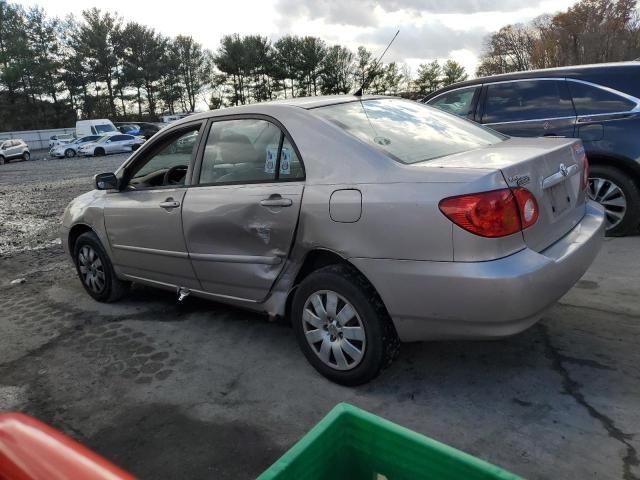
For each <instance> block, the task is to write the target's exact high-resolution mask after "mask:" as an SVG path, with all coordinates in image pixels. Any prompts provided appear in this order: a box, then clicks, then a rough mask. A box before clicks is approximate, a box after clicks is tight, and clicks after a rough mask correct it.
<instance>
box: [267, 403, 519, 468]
mask: <svg viewBox="0 0 640 480" xmlns="http://www.w3.org/2000/svg"><path fill="white" fill-rule="evenodd" d="M275 479H277V480H289V479H291V480H302V479H304V480H334V479H335V480H365V479H366V480H427V479H429V480H481V479H482V480H485V479H502V480H506V479H508V480H516V479H521V477H518V476H517V475H514V474H512V473H509V472H507V471H505V470H502V469H501V468H498V467H496V466H495V465H491V464H490V463H487V462H485V461H483V460H480V459H478V458H475V457H472V456H471V455H468V454H466V453H463V452H461V451H460V450H456V449H455V448H451V447H448V446H447V445H444V444H442V443H440V442H436V441H435V440H431V439H430V438H427V437H425V436H423V435H420V434H419V433H416V432H413V431H411V430H409V429H407V428H404V427H401V426H399V425H396V424H395V423H392V422H389V421H388V420H384V419H383V418H380V417H378V416H376V415H373V414H371V413H368V412H365V411H364V410H360V409H359V408H356V407H354V406H352V405H349V404H346V403H340V404H338V405H336V406H335V407H334V408H333V410H331V411H330V412H329V413H328V414H327V416H326V417H324V418H323V419H322V420H321V421H320V422H319V423H318V424H317V425H316V426H315V427H313V428H312V429H311V430H310V431H309V432H308V433H307V434H306V435H305V436H304V437H302V438H301V439H300V441H298V443H296V444H295V445H294V446H293V447H291V449H289V451H287V452H286V453H285V454H284V455H283V456H282V457H281V458H280V459H279V460H278V461H277V462H276V463H274V464H273V465H272V466H271V467H270V468H269V469H268V470H267V471H265V472H264V473H263V474H262V475H260V476H259V477H258V480H275Z"/></svg>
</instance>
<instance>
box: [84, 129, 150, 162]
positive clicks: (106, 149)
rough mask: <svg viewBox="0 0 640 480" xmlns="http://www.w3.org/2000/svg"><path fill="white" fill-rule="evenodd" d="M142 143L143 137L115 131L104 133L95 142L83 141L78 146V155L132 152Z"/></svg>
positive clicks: (99, 155)
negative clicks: (113, 132) (111, 133)
mask: <svg viewBox="0 0 640 480" xmlns="http://www.w3.org/2000/svg"><path fill="white" fill-rule="evenodd" d="M143 143H144V139H142V138H139V137H134V136H133V135H125V134H120V133H116V134H114V135H104V136H102V137H100V139H99V140H98V141H96V142H89V143H84V144H82V145H80V146H79V147H78V155H88V156H96V157H101V156H103V155H109V154H110V153H123V152H132V151H134V150H137V149H138V147H140V145H142V144H143Z"/></svg>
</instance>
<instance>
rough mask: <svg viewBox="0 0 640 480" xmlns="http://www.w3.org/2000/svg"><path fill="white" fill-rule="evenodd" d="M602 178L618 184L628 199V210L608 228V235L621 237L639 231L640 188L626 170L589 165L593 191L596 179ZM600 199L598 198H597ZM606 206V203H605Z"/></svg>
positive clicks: (590, 186) (590, 188)
mask: <svg viewBox="0 0 640 480" xmlns="http://www.w3.org/2000/svg"><path fill="white" fill-rule="evenodd" d="M597 178H601V179H603V180H606V181H609V182H612V183H614V184H615V185H617V186H618V187H619V188H620V190H622V194H623V195H624V198H625V200H626V211H625V213H624V216H623V218H622V220H621V221H620V223H618V224H617V225H614V226H613V227H611V228H607V236H608V237H621V236H624V235H629V234H633V233H638V227H639V225H640V188H638V185H637V184H636V183H635V182H634V180H633V179H632V178H631V177H630V176H629V175H627V174H626V173H625V172H623V171H621V170H619V169H618V168H616V167H612V166H609V165H599V164H598V165H591V166H589V191H590V192H592V186H593V183H592V182H593V181H594V179H597ZM595 200H596V201H598V198H595ZM603 206H605V205H603Z"/></svg>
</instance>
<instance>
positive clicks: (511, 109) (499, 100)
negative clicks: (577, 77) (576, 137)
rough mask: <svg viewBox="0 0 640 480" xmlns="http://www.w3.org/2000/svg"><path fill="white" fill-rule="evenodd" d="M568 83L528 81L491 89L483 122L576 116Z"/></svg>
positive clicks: (489, 88) (501, 85)
mask: <svg viewBox="0 0 640 480" xmlns="http://www.w3.org/2000/svg"><path fill="white" fill-rule="evenodd" d="M565 89H566V85H565V81H564V80H527V81H518V82H505V83H496V84H492V85H488V86H487V100H486V103H485V107H484V114H483V115H482V123H499V122H518V121H523V120H542V119H550V118H559V117H571V116H574V115H575V112H574V110H573V105H572V104H571V99H570V98H569V97H568V94H567V93H566V92H565Z"/></svg>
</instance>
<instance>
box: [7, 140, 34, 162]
mask: <svg viewBox="0 0 640 480" xmlns="http://www.w3.org/2000/svg"><path fill="white" fill-rule="evenodd" d="M18 158H21V159H23V160H29V159H30V158H31V153H30V152H29V145H27V143H26V142H25V141H24V140H21V139H19V138H16V139H13V140H5V141H0V165H4V163H5V162H9V161H10V160H16V159H18Z"/></svg>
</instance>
